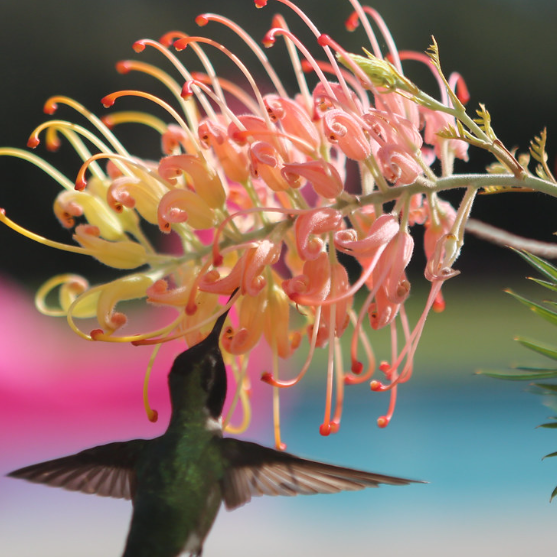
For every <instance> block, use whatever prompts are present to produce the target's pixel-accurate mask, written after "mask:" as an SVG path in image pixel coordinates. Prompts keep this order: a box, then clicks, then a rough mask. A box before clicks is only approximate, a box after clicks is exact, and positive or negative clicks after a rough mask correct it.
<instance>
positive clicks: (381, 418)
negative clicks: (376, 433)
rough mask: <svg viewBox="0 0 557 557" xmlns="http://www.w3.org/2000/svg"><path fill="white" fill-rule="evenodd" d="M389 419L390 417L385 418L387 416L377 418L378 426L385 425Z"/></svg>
mask: <svg viewBox="0 0 557 557" xmlns="http://www.w3.org/2000/svg"><path fill="white" fill-rule="evenodd" d="M390 421H391V419H390V418H387V416H381V417H380V418H377V425H378V426H379V427H387V426H388V425H389V422H390Z"/></svg>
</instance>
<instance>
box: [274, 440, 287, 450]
mask: <svg viewBox="0 0 557 557" xmlns="http://www.w3.org/2000/svg"><path fill="white" fill-rule="evenodd" d="M275 446H276V448H277V451H285V450H286V443H282V442H281V443H279V444H278V445H275Z"/></svg>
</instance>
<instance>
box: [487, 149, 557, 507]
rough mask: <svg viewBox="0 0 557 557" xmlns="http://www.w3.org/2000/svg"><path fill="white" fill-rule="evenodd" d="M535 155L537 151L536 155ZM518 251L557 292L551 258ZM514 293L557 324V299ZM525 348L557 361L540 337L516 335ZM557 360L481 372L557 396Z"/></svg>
mask: <svg viewBox="0 0 557 557" xmlns="http://www.w3.org/2000/svg"><path fill="white" fill-rule="evenodd" d="M532 156H534V155H532ZM514 251H516V253H518V255H520V256H521V257H522V258H523V259H524V260H525V261H526V262H527V263H528V264H529V265H531V266H532V267H533V268H534V269H536V271H537V272H538V273H539V274H540V275H541V276H542V277H543V278H542V279H540V278H533V277H529V278H530V279H531V280H533V281H534V282H536V283H537V284H539V285H540V286H543V287H544V288H547V289H549V290H551V291H553V292H557V267H554V266H553V265H552V264H551V263H549V262H548V261H545V260H544V259H541V258H540V257H537V256H535V255H532V254H531V253H528V252H526V251H523V250H514ZM507 292H508V293H509V294H511V296H513V297H514V298H515V299H516V300H518V301H519V302H520V303H522V304H524V305H525V306H526V307H528V308H530V310H531V311H533V312H534V313H535V314H536V315H538V316H540V317H541V318H542V319H544V320H545V321H547V322H548V323H551V324H552V325H557V311H556V310H555V307H556V306H557V302H555V301H548V302H545V305H542V304H539V303H537V302H532V301H531V300H528V299H526V298H524V297H523V296H520V295H519V294H516V293H515V292H511V291H510V290H508V291H507ZM515 340H516V341H517V342H519V343H520V344H521V345H522V346H524V347H525V348H528V349H529V350H532V351H533V352H536V353H537V354H541V355H542V356H545V357H546V358H549V359H550V360H553V361H554V362H557V346H549V345H547V344H544V343H541V342H538V341H536V340H530V339H526V338H523V337H518V338H516V339H515ZM554 366H557V364H553V365H548V366H542V367H530V366H519V367H516V368H515V370H514V371H512V372H504V371H480V372H478V373H480V374H482V375H487V376H489V377H495V378H496V379H507V380H511V381H532V382H533V383H532V386H533V392H536V393H537V394H543V395H551V396H557V384H556V383H551V382H549V383H545V382H540V381H547V380H550V379H557V367H554ZM550 419H551V420H553V421H551V422H548V423H545V424H541V425H540V426H539V427H545V428H548V429H557V416H553V417H551V418H550ZM555 456H557V452H553V453H550V454H548V455H546V456H544V458H551V457H555ZM555 496H557V487H555V489H554V490H553V492H552V493H551V497H550V501H551V500H552V499H553V498H554V497H555Z"/></svg>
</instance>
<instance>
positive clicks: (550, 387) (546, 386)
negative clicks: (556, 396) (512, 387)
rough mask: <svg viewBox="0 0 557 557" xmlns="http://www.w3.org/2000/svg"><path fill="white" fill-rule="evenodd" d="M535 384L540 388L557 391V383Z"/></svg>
mask: <svg viewBox="0 0 557 557" xmlns="http://www.w3.org/2000/svg"><path fill="white" fill-rule="evenodd" d="M534 385H535V386H536V387H539V388H540V389H546V390H548V391H554V392H557V385H553V384H552V383H534Z"/></svg>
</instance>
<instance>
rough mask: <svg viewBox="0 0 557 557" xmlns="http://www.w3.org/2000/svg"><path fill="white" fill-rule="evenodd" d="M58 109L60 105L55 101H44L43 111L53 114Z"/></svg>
mask: <svg viewBox="0 0 557 557" xmlns="http://www.w3.org/2000/svg"><path fill="white" fill-rule="evenodd" d="M57 110H58V105H57V104H56V103H55V102H53V101H50V100H48V101H46V102H45V103H44V107H43V112H44V113H45V114H49V115H50V116H52V115H53V114H54V113H55V112H56V111H57Z"/></svg>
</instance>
